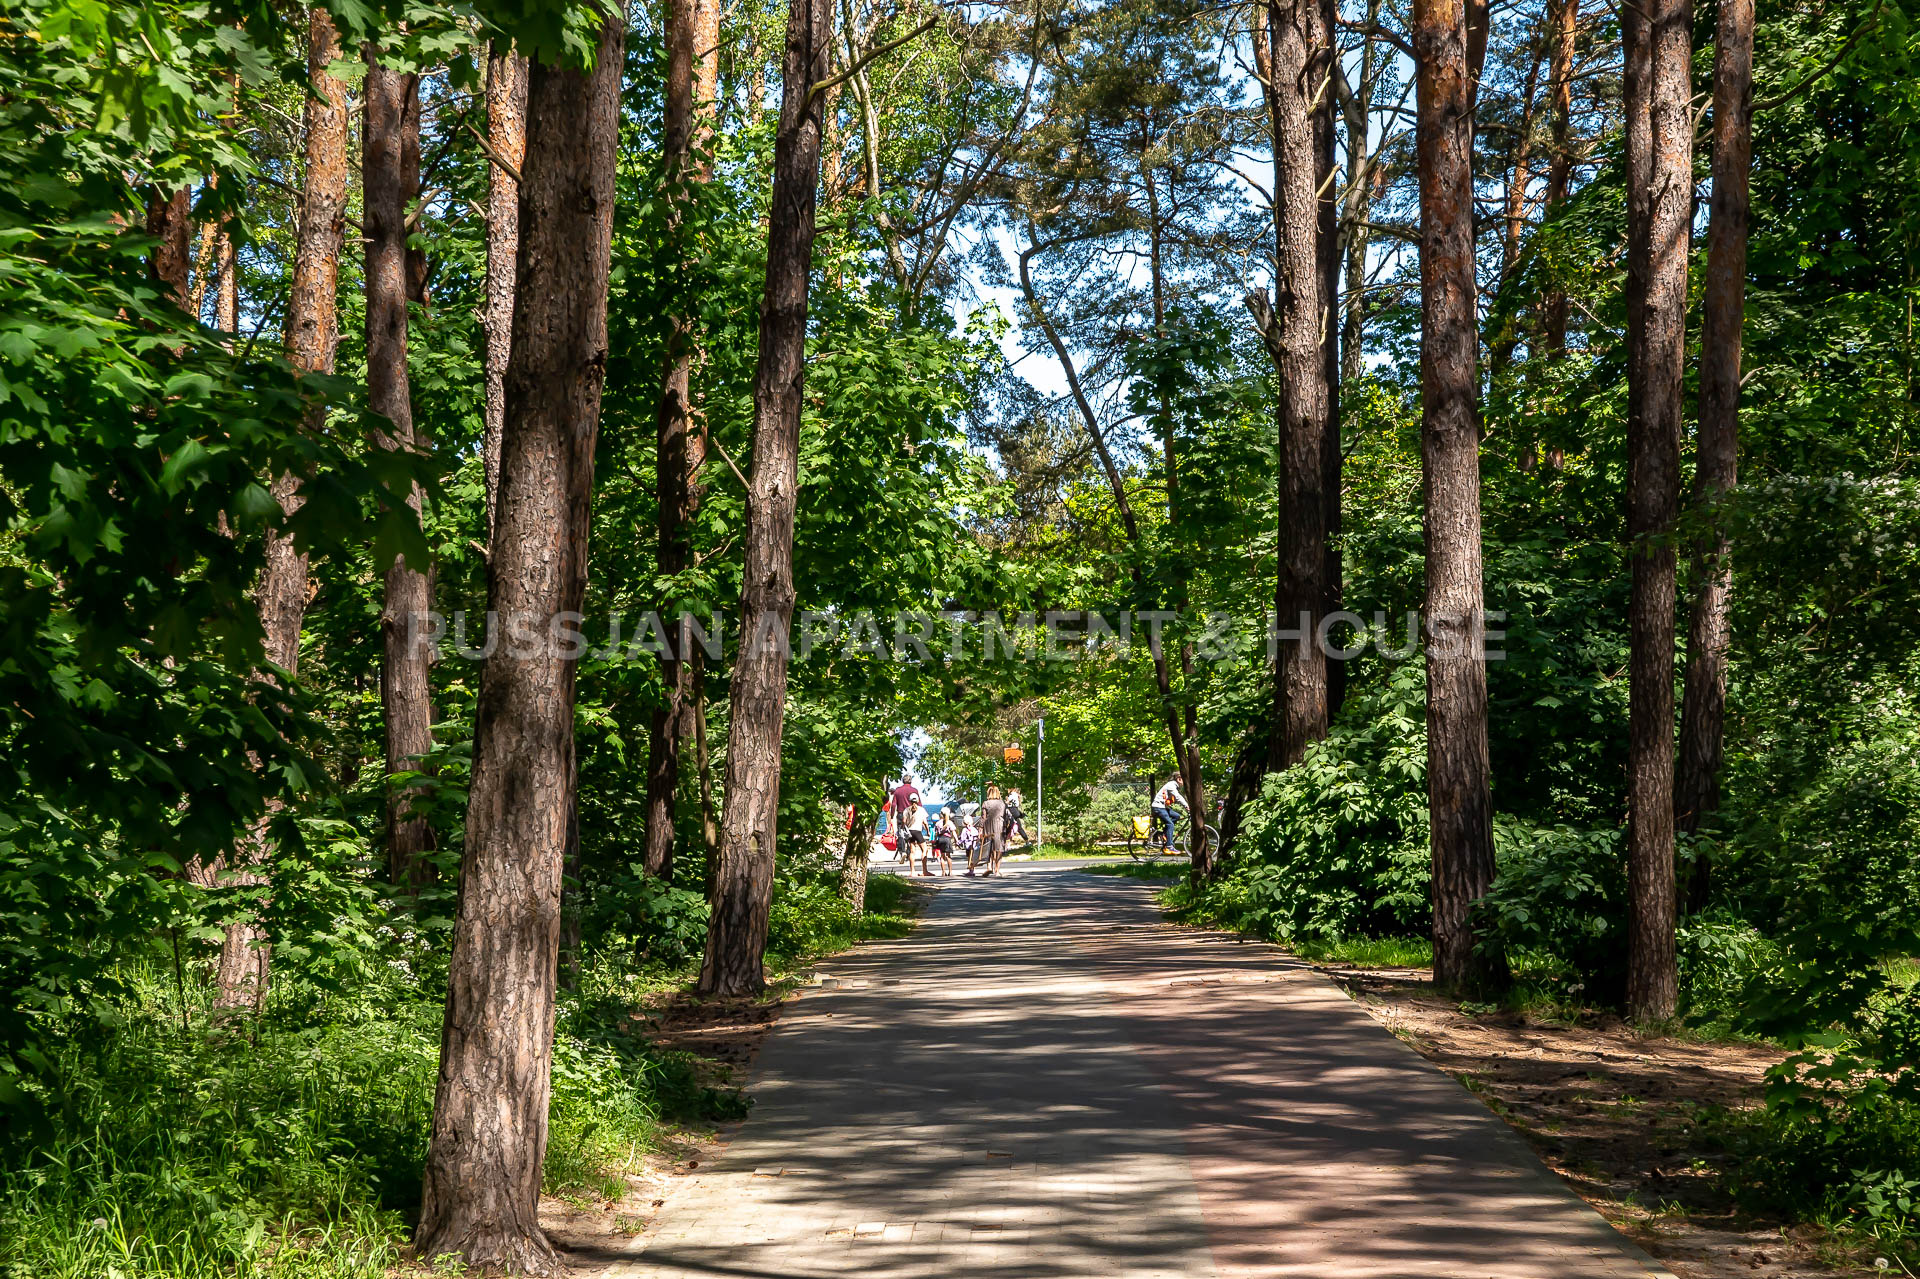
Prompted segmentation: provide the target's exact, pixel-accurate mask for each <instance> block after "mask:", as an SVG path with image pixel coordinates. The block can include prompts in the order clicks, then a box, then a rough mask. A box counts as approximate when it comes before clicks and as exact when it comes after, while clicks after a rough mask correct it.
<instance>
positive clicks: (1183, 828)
mask: <svg viewBox="0 0 1920 1279" xmlns="http://www.w3.org/2000/svg"><path fill="white" fill-rule="evenodd" d="M1219 808H1220V805H1215V812H1216V820H1217V814H1218V811H1219ZM1186 817H1187V820H1186V822H1185V823H1184V824H1178V825H1176V826H1175V829H1174V835H1173V840H1172V842H1171V843H1169V842H1168V840H1167V836H1166V832H1165V830H1164V829H1163V828H1162V827H1161V824H1160V823H1159V822H1158V821H1155V820H1154V819H1152V818H1148V819H1147V820H1148V827H1147V834H1146V835H1145V836H1144V837H1142V836H1141V835H1140V833H1139V831H1140V828H1139V826H1138V825H1134V826H1131V827H1129V828H1128V830H1127V856H1129V857H1131V858H1133V860H1135V861H1137V862H1150V861H1152V860H1153V859H1154V858H1156V857H1189V856H1192V855H1193V853H1194V851H1195V846H1196V838H1195V827H1196V826H1198V827H1199V834H1198V848H1199V851H1200V853H1201V854H1202V855H1203V856H1204V855H1205V853H1206V852H1207V851H1208V850H1210V849H1214V848H1218V847H1219V846H1220V830H1219V828H1218V827H1215V826H1209V825H1205V824H1203V823H1196V822H1195V821H1194V820H1193V814H1192V813H1191V812H1188V813H1187V814H1186Z"/></svg>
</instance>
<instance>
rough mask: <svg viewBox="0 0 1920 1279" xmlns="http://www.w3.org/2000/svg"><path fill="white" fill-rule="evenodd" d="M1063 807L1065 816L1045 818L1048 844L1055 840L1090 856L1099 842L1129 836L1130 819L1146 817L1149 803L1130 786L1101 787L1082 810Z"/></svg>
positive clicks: (1080, 808)
mask: <svg viewBox="0 0 1920 1279" xmlns="http://www.w3.org/2000/svg"><path fill="white" fill-rule="evenodd" d="M1049 799H1053V796H1049ZM1055 802H1057V801H1055ZM1063 807H1065V808H1066V810H1067V811H1066V815H1065V816H1064V817H1052V816H1050V817H1049V819H1048V823H1047V835H1048V838H1049V841H1050V842H1051V841H1052V840H1058V841H1059V842H1060V843H1061V844H1063V845H1065V846H1066V847H1067V848H1068V849H1069V850H1071V851H1073V852H1076V853H1089V852H1094V851H1097V848H1096V846H1097V845H1098V844H1099V843H1100V841H1101V840H1106V839H1125V838H1127V837H1128V836H1129V835H1131V834H1132V833H1133V819H1134V818H1136V817H1143V816H1145V815H1146V812H1147V808H1148V804H1147V796H1146V795H1144V794H1142V793H1141V792H1140V791H1138V790H1135V789H1133V788H1131V787H1127V788H1120V787H1102V788H1101V789H1099V790H1096V791H1095V792H1094V793H1093V794H1092V796H1090V797H1088V798H1087V800H1086V804H1085V807H1073V806H1066V805H1063ZM1051 811H1052V810H1051V809H1050V810H1049V812H1050V813H1051Z"/></svg>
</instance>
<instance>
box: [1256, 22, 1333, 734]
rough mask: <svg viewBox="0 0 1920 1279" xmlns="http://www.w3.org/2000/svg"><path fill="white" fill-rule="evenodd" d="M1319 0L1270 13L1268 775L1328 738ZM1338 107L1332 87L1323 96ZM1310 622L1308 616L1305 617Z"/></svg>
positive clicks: (1265, 326)
mask: <svg viewBox="0 0 1920 1279" xmlns="http://www.w3.org/2000/svg"><path fill="white" fill-rule="evenodd" d="M1321 25H1322V18H1321V14H1320V4H1319V0H1284V2H1270V3H1269V4H1268V5H1267V39H1268V47H1269V50H1270V53H1269V57H1268V62H1269V65H1270V67H1271V70H1270V72H1269V74H1268V88H1267V109H1268V115H1269V118H1270V120H1271V123H1272V129H1273V182H1274V201H1273V212H1274V262H1275V271H1274V291H1275V297H1274V306H1273V313H1272V316H1271V318H1270V319H1263V318H1262V317H1261V315H1260V311H1261V310H1263V309H1264V304H1263V302H1259V301H1256V300H1255V299H1253V298H1249V303H1250V304H1251V305H1253V306H1254V309H1255V319H1256V320H1257V321H1260V324H1261V329H1262V332H1263V333H1264V334H1265V337H1266V345H1267V351H1268V354H1269V355H1271V356H1272V358H1273V363H1274V368H1275V371H1276V372H1277V373H1278V374H1279V377H1280V440H1279V443H1280V541H1279V573H1278V577H1277V581H1276V585H1275V592H1274V607H1275V609H1276V610H1277V612H1278V614H1279V622H1280V626H1281V629H1283V630H1292V629H1298V630H1301V631H1303V632H1304V633H1303V635H1302V636H1301V638H1299V639H1298V640H1285V639H1283V640H1282V641H1281V642H1280V645H1279V649H1278V662H1277V665H1276V667H1275V675H1274V718H1273V730H1274V731H1273V737H1272V740H1271V742H1270V747H1269V756H1268V761H1267V764H1268V767H1269V768H1270V769H1281V768H1289V767H1291V766H1292V765H1293V764H1295V763H1296V762H1298V761H1299V759H1300V757H1301V756H1302V755H1303V754H1305V753H1306V749H1307V746H1308V745H1309V744H1310V743H1312V742H1315V741H1318V740H1319V739H1320V738H1322V737H1325V736H1326V734H1327V662H1326V658H1325V656H1324V655H1323V654H1322V653H1321V651H1320V649H1319V647H1318V646H1317V645H1316V644H1315V643H1314V640H1313V631H1314V629H1315V628H1316V627H1317V626H1318V625H1319V621H1320V618H1321V616H1322V615H1323V610H1324V609H1325V608H1326V585H1327V584H1326V574H1327V495H1326V492H1325V485H1326V477H1327V470H1328V467H1327V441H1328V435H1329V432H1330V430H1331V431H1332V432H1335V437H1334V438H1335V440H1336V444H1335V446H1334V447H1335V449H1336V450H1337V448H1338V444H1337V439H1338V436H1337V431H1338V426H1337V424H1334V423H1331V422H1330V419H1329V410H1330V407H1331V406H1330V405H1329V403H1328V395H1327V367H1328V362H1327V358H1326V350H1325V348H1324V346H1323V345H1322V341H1321V339H1322V336H1323V333H1322V327H1323V321H1324V319H1325V313H1324V309H1323V305H1322V301H1323V300H1322V297H1321V289H1322V284H1323V274H1322V265H1323V264H1322V255H1321V251H1320V214H1321V205H1320V200H1319V197H1318V188H1319V185H1320V177H1321V162H1322V157H1321V146H1320V138H1319V136H1318V133H1319V122H1318V120H1317V118H1316V115H1315V112H1314V111H1313V109H1312V101H1313V98H1314V94H1315V90H1316V89H1317V88H1321V87H1322V86H1321V80H1322V79H1323V78H1324V77H1325V76H1326V74H1327V64H1326V57H1325V50H1324V46H1321V47H1316V43H1315V36H1316V33H1317V32H1318V31H1319V30H1320V27H1321ZM1325 97H1326V99H1327V101H1329V102H1331V101H1332V91H1331V89H1330V88H1329V89H1327V91H1326V93H1325ZM1303 619H1304V620H1303Z"/></svg>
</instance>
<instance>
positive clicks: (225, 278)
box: [213, 228, 240, 337]
mask: <svg viewBox="0 0 1920 1279" xmlns="http://www.w3.org/2000/svg"><path fill="white" fill-rule="evenodd" d="M216 252H217V256H218V258H219V271H220V276H219V279H217V280H216V281H215V282H214V286H213V287H214V295H213V325H214V327H215V328H217V329H219V330H220V331H221V332H222V333H225V334H227V335H229V337H231V336H232V335H233V334H234V333H236V332H238V331H239V328H240V276H239V270H240V261H239V254H238V253H236V252H235V251H234V245H233V237H232V236H231V235H229V234H228V233H227V231H226V230H225V229H224V228H223V229H222V230H221V232H220V245H219V248H218V250H217V251H216Z"/></svg>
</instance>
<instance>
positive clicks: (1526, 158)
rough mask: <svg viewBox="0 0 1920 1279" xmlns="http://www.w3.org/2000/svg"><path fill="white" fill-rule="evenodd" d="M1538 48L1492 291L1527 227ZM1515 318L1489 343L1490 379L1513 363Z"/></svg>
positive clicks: (1510, 156) (1517, 133)
mask: <svg viewBox="0 0 1920 1279" xmlns="http://www.w3.org/2000/svg"><path fill="white" fill-rule="evenodd" d="M1540 62H1541V49H1540V46H1539V44H1538V43H1537V42H1536V43H1535V44H1534V49H1533V56H1532V57H1531V58H1530V59H1529V60H1528V63H1527V78H1526V82H1525V84H1524V85H1523V86H1522V88H1521V95H1522V96H1521V102H1520V123H1519V126H1518V127H1517V128H1516V129H1515V130H1514V133H1513V145H1512V146H1511V147H1509V148H1508V150H1507V190H1506V195H1505V197H1504V198H1503V199H1502V200H1501V202H1500V203H1501V218H1500V281H1499V284H1498V285H1496V286H1495V292H1496V293H1497V292H1498V291H1499V289H1501V288H1505V287H1506V283H1507V278H1508V277H1509V276H1510V275H1512V273H1513V268H1514V266H1515V265H1516V264H1517V263H1518V262H1519V260H1520V233H1521V232H1522V231H1523V230H1524V229H1525V228H1526V225H1527V187H1528V186H1529V185H1531V184H1532V182H1533V166H1532V158H1533V113H1534V105H1535V98H1536V97H1537V96H1538V90H1539V87H1540ZM1519 323H1520V321H1519V318H1518V317H1517V316H1515V317H1510V318H1509V319H1508V321H1507V323H1506V326H1505V328H1504V331H1502V332H1501V333H1499V334H1497V335H1496V336H1495V338H1494V340H1493V344H1492V349H1491V350H1490V351H1489V352H1488V360H1487V364H1488V373H1489V377H1490V379H1499V378H1500V377H1501V375H1502V374H1503V373H1505V372H1506V370H1507V366H1508V365H1509V364H1511V363H1512V361H1513V348H1514V347H1515V346H1517V345H1519V340H1520V330H1519Z"/></svg>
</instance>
